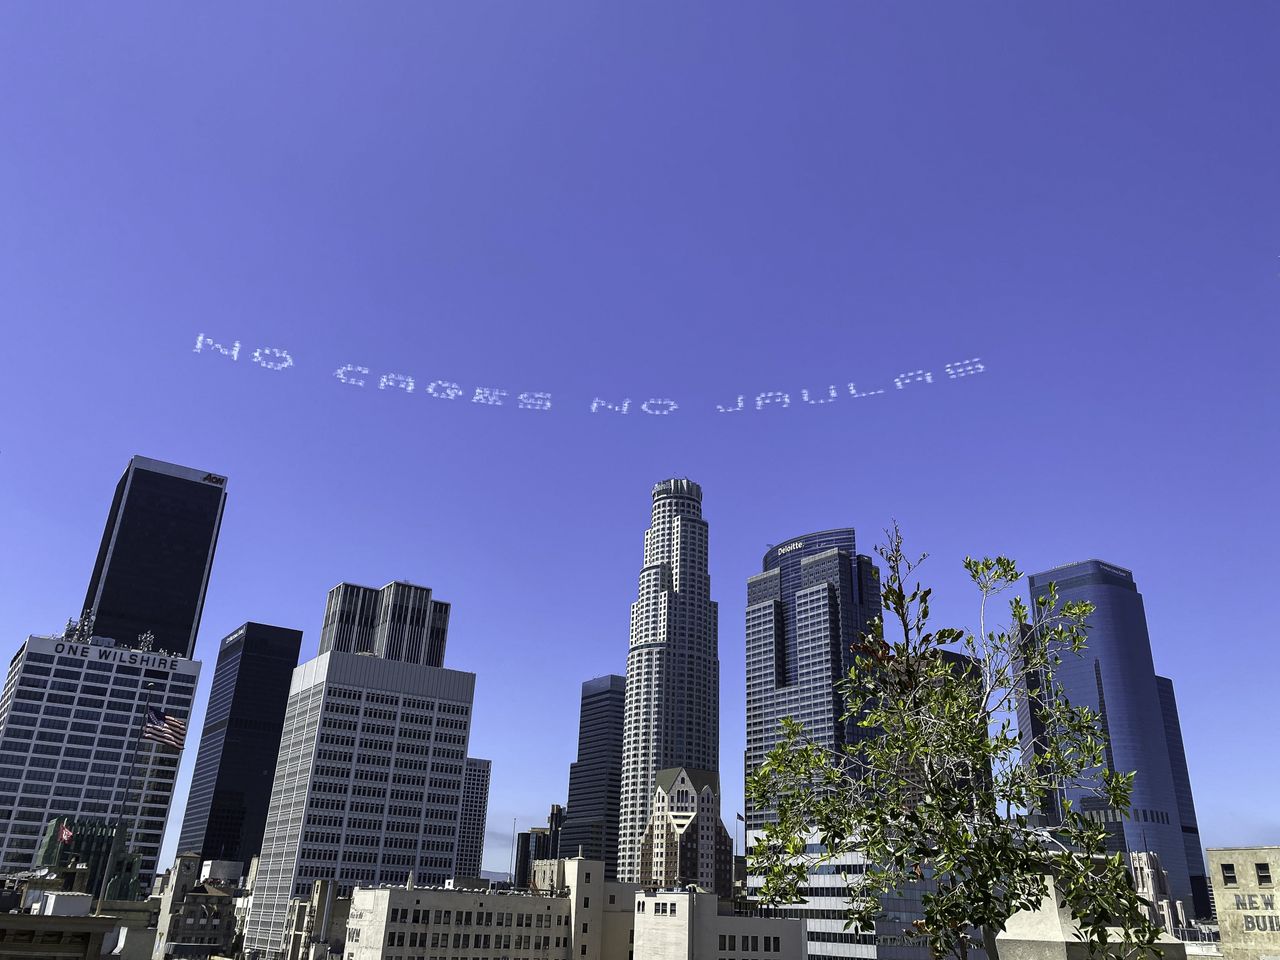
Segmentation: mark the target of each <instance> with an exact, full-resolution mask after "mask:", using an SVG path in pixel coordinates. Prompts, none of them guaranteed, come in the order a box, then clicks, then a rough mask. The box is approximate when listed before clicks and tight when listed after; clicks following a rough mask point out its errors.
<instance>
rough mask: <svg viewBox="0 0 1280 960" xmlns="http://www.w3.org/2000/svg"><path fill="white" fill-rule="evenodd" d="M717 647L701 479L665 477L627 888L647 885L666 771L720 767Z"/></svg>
mask: <svg viewBox="0 0 1280 960" xmlns="http://www.w3.org/2000/svg"><path fill="white" fill-rule="evenodd" d="M716 642H717V641H716V604H715V603H714V602H713V601H712V599H711V577H710V575H709V574H708V572H707V523H706V521H705V520H703V519H702V488H701V487H700V486H698V484H696V483H694V482H693V481H692V480H686V479H674V480H664V481H663V482H662V483H659V484H657V485H656V486H655V487H654V488H653V514H652V519H651V521H650V524H649V529H648V530H646V531H645V535H644V567H643V569H641V571H640V590H639V595H638V597H637V598H636V601H635V603H633V604H632V605H631V648H630V652H629V653H628V654H627V695H626V708H625V715H624V719H623V728H624V739H623V750H622V802H621V806H620V810H619V818H618V820H619V824H618V879H619V880H620V881H622V882H624V883H639V882H641V877H640V845H641V839H642V837H643V836H644V831H645V827H646V825H647V824H648V821H649V807H650V805H651V803H652V801H653V791H654V787H655V785H656V780H655V778H656V774H657V772H658V771H659V770H664V769H668V768H672V767H689V768H694V769H697V770H706V771H717V770H719V769H720V729H719V720H720V661H719V659H718V658H717V653H716Z"/></svg>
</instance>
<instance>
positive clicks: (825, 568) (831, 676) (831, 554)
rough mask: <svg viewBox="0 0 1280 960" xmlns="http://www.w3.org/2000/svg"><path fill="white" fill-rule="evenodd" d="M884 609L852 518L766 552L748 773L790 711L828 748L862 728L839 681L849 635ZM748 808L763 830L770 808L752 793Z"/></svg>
mask: <svg viewBox="0 0 1280 960" xmlns="http://www.w3.org/2000/svg"><path fill="white" fill-rule="evenodd" d="M879 615H880V575H879V571H878V570H877V569H876V566H875V564H873V563H872V562H871V560H870V558H868V557H866V556H862V555H860V554H859V553H858V551H857V543H856V540H855V536H854V531H853V530H852V529H851V528H848V527H845V528H840V529H835V530H823V531H820V532H818V533H808V534H805V535H803V536H800V537H792V538H791V539H789V540H786V541H783V542H782V543H781V544H779V545H777V546H775V547H772V548H770V549H769V550H768V552H766V553H765V555H764V562H763V571H762V572H761V573H759V574H756V575H755V576H753V577H751V578H750V579H749V580H748V581H747V613H746V642H747V751H746V774H747V776H751V774H753V773H754V772H755V771H756V770H757V769H759V767H760V764H762V763H763V762H764V758H765V757H766V756H767V755H768V753H769V751H770V750H772V749H773V748H774V746H775V745H776V744H777V742H778V739H779V731H780V727H779V724H780V722H781V721H782V719H783V718H784V717H791V718H792V719H795V720H799V721H800V722H801V723H803V724H804V728H805V733H806V735H807V736H808V737H809V738H810V739H811V740H814V741H815V742H817V743H820V744H822V745H823V746H825V747H827V748H828V749H831V750H839V749H840V748H842V747H843V746H844V745H845V744H846V743H849V742H851V741H852V739H853V738H854V737H856V736H857V735H858V733H859V730H858V728H857V727H856V726H855V725H854V723H853V721H845V720H843V719H842V717H843V716H844V713H845V705H844V701H843V698H842V697H841V696H840V693H839V691H838V690H837V689H836V685H837V683H838V682H839V681H840V679H841V678H842V677H844V676H846V675H847V674H848V672H849V668H850V667H851V666H852V665H853V652H852V650H851V645H852V644H853V643H855V642H856V641H857V640H858V639H859V637H860V635H861V634H862V633H863V632H864V631H866V630H867V629H869V626H870V623H871V621H872V620H874V619H875V618H876V617H878V616H879ZM746 818H747V829H748V830H759V829H761V828H763V827H764V825H765V824H766V823H768V822H769V819H770V811H768V810H757V809H754V808H753V806H752V805H751V802H750V799H748V801H747V810H746Z"/></svg>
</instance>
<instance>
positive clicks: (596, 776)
mask: <svg viewBox="0 0 1280 960" xmlns="http://www.w3.org/2000/svg"><path fill="white" fill-rule="evenodd" d="M626 697H627V678H626V677H619V676H616V675H610V676H604V677H596V678H595V679H594V680H588V681H587V682H586V683H584V684H583V685H582V707H581V710H580V712H579V715H578V759H577V761H575V762H574V763H572V764H570V765H569V802H568V804H567V805H566V808H565V817H564V827H563V828H562V830H561V832H560V848H561V855H562V856H566V857H575V856H578V857H584V858H586V859H587V860H600V861H603V863H604V873H605V879H607V880H614V879H616V878H617V874H618V804H619V803H620V802H621V788H622V721H623V711H624V709H625V706H626Z"/></svg>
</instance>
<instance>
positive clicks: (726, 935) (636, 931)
mask: <svg viewBox="0 0 1280 960" xmlns="http://www.w3.org/2000/svg"><path fill="white" fill-rule="evenodd" d="M533 885H534V888H535V889H534V892H531V893H492V892H484V891H474V890H444V889H436V888H429V889H423V888H421V887H414V886H408V885H406V886H403V887H391V888H381V889H363V888H362V889H357V890H356V891H355V892H354V894H353V896H352V904H351V914H350V918H349V921H348V925H347V940H346V947H345V950H346V960H396V958H407V957H417V956H425V957H434V958H437V960H464V958H465V960H471V958H474V957H478V956H479V957H486V956H487V957H504V958H509V960H534V958H538V960H570V958H573V960H583V958H585V960H694V958H696V960H730V958H733V960H737V958H740V957H741V958H750V960H757V958H778V960H792V958H803V957H805V956H806V953H805V940H804V932H803V924H801V923H798V922H796V921H794V920H779V919H774V918H768V919H766V918H761V917H748V916H737V915H735V914H733V913H732V910H731V908H730V907H729V906H728V905H727V904H725V903H722V902H720V901H718V900H717V898H716V897H715V896H714V895H713V894H708V893H696V892H692V891H687V890H681V891H661V892H656V893H655V892H645V891H644V890H642V889H640V888H637V887H635V886H634V885H629V884H624V883H617V882H613V881H606V880H605V879H604V864H603V863H601V862H599V861H590V860H583V859H581V858H573V859H567V860H565V859H561V860H543V861H538V863H537V864H536V865H535V867H534V871H533Z"/></svg>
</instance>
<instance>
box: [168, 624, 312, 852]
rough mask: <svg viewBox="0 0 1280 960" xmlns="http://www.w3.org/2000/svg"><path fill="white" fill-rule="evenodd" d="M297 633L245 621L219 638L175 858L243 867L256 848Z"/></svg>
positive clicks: (272, 774)
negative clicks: (186, 855)
mask: <svg viewBox="0 0 1280 960" xmlns="http://www.w3.org/2000/svg"><path fill="white" fill-rule="evenodd" d="M301 646H302V631H300V630H290V629H287V628H285V627H272V626H267V625H266V624H262V623H252V622H251V623H246V624H244V625H243V626H241V627H238V628H237V629H235V630H234V631H232V632H231V633H230V634H229V635H228V636H226V637H224V638H223V640H222V644H221V645H220V646H219V648H218V663H217V666H216V667H215V668H214V672H213V687H212V689H211V690H210V691H209V707H208V710H207V711H206V712H205V718H204V730H203V732H202V733H201V735H200V750H199V752H198V753H197V754H196V765H195V772H194V773H193V774H192V777H191V793H190V795H189V796H188V798H187V812H186V815H185V817H184V818H183V821H182V833H181V834H180V835H179V838H178V853H191V852H195V853H198V854H200V859H201V860H202V861H204V860H239V861H241V862H243V863H244V864H246V865H248V863H249V860H250V859H251V858H253V857H255V856H257V855H258V852H259V850H260V849H261V847H262V830H263V827H264V826H265V825H266V822H267V805H268V804H269V803H270V801H271V784H272V779H273V778H274V777H275V772H276V754H277V753H278V752H279V750H280V734H281V732H282V731H283V729H284V710H285V705H286V704H287V703H288V701H289V681H290V680H291V679H292V677H293V668H294V667H296V666H297V665H298V650H299V649H300V648H301Z"/></svg>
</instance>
